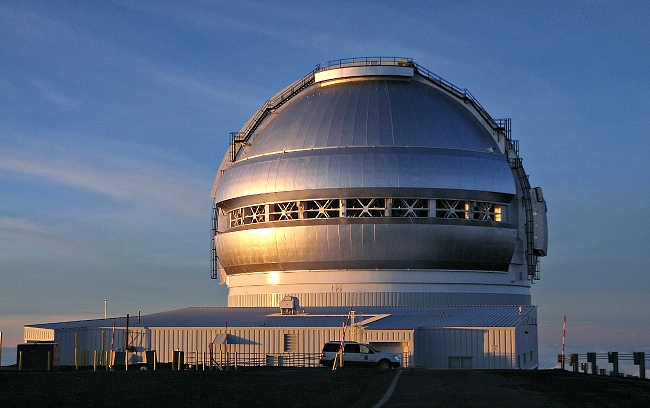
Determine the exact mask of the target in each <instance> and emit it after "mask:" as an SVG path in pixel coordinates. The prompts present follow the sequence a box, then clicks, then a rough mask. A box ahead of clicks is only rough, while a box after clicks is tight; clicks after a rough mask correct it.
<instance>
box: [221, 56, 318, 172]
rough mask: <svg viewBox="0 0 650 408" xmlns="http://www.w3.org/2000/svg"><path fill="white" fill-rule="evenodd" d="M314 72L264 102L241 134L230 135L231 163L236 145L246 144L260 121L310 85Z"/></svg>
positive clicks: (237, 149) (236, 150)
mask: <svg viewBox="0 0 650 408" xmlns="http://www.w3.org/2000/svg"><path fill="white" fill-rule="evenodd" d="M316 71H317V70H316V69H315V70H313V71H311V72H310V73H309V74H307V75H305V76H304V77H302V78H300V79H299V80H297V81H295V82H294V83H292V84H291V85H289V86H288V87H286V88H284V89H283V90H282V91H280V93H278V94H277V95H275V96H274V97H273V98H271V99H269V100H267V101H266V102H264V105H262V107H261V108H260V109H258V110H257V112H255V115H253V117H251V119H249V120H248V125H247V126H246V127H245V128H244V129H243V130H242V131H241V132H233V133H231V136H232V141H231V148H232V153H231V162H234V161H236V159H237V153H238V152H239V148H238V146H237V145H238V144H245V143H247V142H248V140H249V139H250V137H251V136H252V135H253V133H254V132H255V130H256V129H257V128H258V127H259V126H260V125H261V124H262V121H263V120H264V119H265V118H266V117H267V116H268V115H269V114H270V113H271V112H273V110H275V109H277V108H279V107H280V106H282V105H283V104H285V103H286V102H287V101H288V100H289V99H291V98H293V97H294V96H296V95H297V94H298V93H299V92H300V91H302V90H303V89H305V88H306V87H308V86H309V85H311V84H312V83H313V82H314V74H315V73H316Z"/></svg>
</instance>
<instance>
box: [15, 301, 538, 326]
mask: <svg viewBox="0 0 650 408" xmlns="http://www.w3.org/2000/svg"><path fill="white" fill-rule="evenodd" d="M520 308H521V310H520ZM349 310H350V309H349V308H347V307H318V308H306V309H304V312H303V310H302V309H301V310H300V311H299V312H300V313H298V314H296V315H281V314H280V313H279V312H280V310H279V308H259V307H255V308H240V307H188V308H185V309H178V310H171V311H167V312H161V313H154V314H149V315H143V316H140V317H138V316H137V315H136V316H130V317H129V327H131V328H136V327H147V328H155V327H225V326H228V327H233V328H234V327H341V326H342V325H343V322H344V320H346V318H347V315H348V312H349ZM353 310H354V312H355V321H356V322H357V323H359V322H361V323H363V324H364V326H366V329H369V330H373V329H378V330H380V329H396V330H400V329H401V330H414V329H418V328H445V327H468V328H472V327H514V326H517V325H519V324H521V323H523V322H525V321H526V320H527V319H529V318H530V317H531V316H532V317H536V312H535V311H536V307H535V306H437V307H391V308H387V307H359V308H354V309H353ZM126 320H127V319H126V317H110V318H107V319H94V320H78V321H69V322H54V323H43V324H33V325H28V326H26V327H34V328H43V329H53V330H66V329H80V328H94V327H95V328H110V327H113V326H115V327H125V326H126V324H127V322H126ZM364 322H365V323H364Z"/></svg>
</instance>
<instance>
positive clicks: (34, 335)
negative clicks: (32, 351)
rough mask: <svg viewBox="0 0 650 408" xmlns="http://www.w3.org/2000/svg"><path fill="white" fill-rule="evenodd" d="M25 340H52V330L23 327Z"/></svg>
mask: <svg viewBox="0 0 650 408" xmlns="http://www.w3.org/2000/svg"><path fill="white" fill-rule="evenodd" d="M23 337H24V339H25V342H30V341H54V330H52V329H41V328H36V327H25V328H23Z"/></svg>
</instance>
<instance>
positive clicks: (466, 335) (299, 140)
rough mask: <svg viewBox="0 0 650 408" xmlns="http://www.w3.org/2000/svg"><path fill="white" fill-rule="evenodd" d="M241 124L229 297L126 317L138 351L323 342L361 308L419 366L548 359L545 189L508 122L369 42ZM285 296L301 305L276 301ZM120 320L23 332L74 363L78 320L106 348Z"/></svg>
mask: <svg viewBox="0 0 650 408" xmlns="http://www.w3.org/2000/svg"><path fill="white" fill-rule="evenodd" d="M231 138H232V139H231V146H230V149H229V151H228V152H226V154H225V156H224V158H223V160H222V163H221V165H220V167H219V170H218V172H217V177H216V179H215V183H214V187H213V191H212V197H213V198H214V212H213V236H214V239H213V278H219V279H220V280H221V282H222V283H224V284H226V285H228V288H229V295H228V306H229V307H228V308H207V309H204V308H190V309H183V310H180V311H173V312H166V313H160V314H155V315H149V316H144V317H142V318H141V323H140V324H137V325H134V324H133V323H132V322H131V328H130V334H129V336H135V337H129V340H128V342H129V344H128V346H129V347H131V348H133V350H134V351H135V352H134V353H131V355H132V357H133V358H135V359H136V360H137V359H138V358H141V356H140V354H142V353H143V352H144V351H146V350H148V349H151V350H157V351H158V352H159V353H158V357H157V358H158V360H159V361H167V360H168V359H169V358H171V357H170V355H171V354H170V350H176V349H179V350H184V351H186V352H188V353H198V354H197V355H204V353H206V352H208V351H209V350H208V348H210V347H212V351H213V353H214V352H215V351H214V350H216V349H215V346H214V343H215V341H216V343H219V344H222V345H221V346H219V347H221V348H222V349H225V348H227V349H228V352H232V351H233V350H241V352H242V353H243V354H241V355H242V356H243V355H250V356H252V355H258V356H264V357H265V356H266V355H269V356H279V355H283V353H294V354H295V353H301V354H303V355H316V353H318V352H319V351H320V348H321V347H322V345H323V344H324V342H326V341H328V340H332V339H340V338H341V336H342V333H341V331H342V328H341V327H342V326H341V316H346V315H347V314H348V311H349V310H350V308H352V310H354V311H355V313H356V314H357V316H356V318H355V324H354V325H352V326H350V336H352V337H353V339H356V340H359V341H364V342H370V343H374V344H375V345H377V346H378V347H379V348H380V349H387V350H392V351H396V352H400V353H404V356H405V362H408V363H409V364H410V365H416V366H422V367H428V368H465V367H474V368H534V367H536V366H537V330H536V328H537V326H536V307H535V306H532V305H531V297H530V286H531V283H532V282H533V281H534V280H535V279H538V278H539V268H538V267H539V257H541V256H545V255H546V249H547V239H546V203H545V202H544V199H543V196H542V192H541V189H540V188H539V187H537V188H534V189H533V188H531V186H530V185H529V181H528V176H527V175H526V173H525V171H524V169H523V167H522V160H521V158H520V157H519V156H518V149H517V142H516V141H513V140H512V139H511V137H510V121H509V120H507V119H502V120H494V119H493V118H492V117H490V115H489V114H488V113H487V112H486V111H485V109H484V108H483V107H482V106H481V105H480V104H479V103H478V102H477V101H476V99H475V98H474V97H473V96H472V95H471V94H470V93H469V92H468V91H467V90H464V89H459V88H457V87H455V86H453V85H452V84H450V83H448V82H446V81H444V80H443V79H441V78H439V77H437V76H436V75H434V74H432V73H431V72H429V71H427V70H426V69H424V68H423V67H420V66H419V65H417V64H415V63H414V62H413V61H411V60H409V59H403V58H361V59H350V60H339V61H334V62H330V63H327V64H324V65H321V66H319V67H318V68H317V69H316V70H315V71H313V72H311V73H309V74H308V75H307V76H305V77H303V78H301V79H299V80H298V81H296V82H295V83H293V84H291V85H289V86H288V87H287V88H285V89H283V90H282V91H281V92H279V93H278V94H277V95H276V96H274V97H273V98H271V99H270V100H269V101H267V103H265V104H264V106H262V107H261V108H260V109H259V110H258V112H256V113H255V114H254V115H253V116H252V117H251V118H250V119H249V121H248V122H247V123H246V124H245V125H244V126H243V127H242V129H241V130H240V131H239V132H235V133H232V134H231ZM287 296H290V297H291V299H294V301H295V302H297V303H298V304H299V308H297V311H298V313H297V314H295V315H289V316H286V315H285V316H282V315H279V310H280V309H279V307H280V306H281V300H282V299H284V298H285V297H287ZM303 308H304V313H303V311H302V310H303ZM109 320H110V321H108V322H107V321H105V320H103V319H102V320H94V321H88V322H68V323H56V324H51V325H36V326H30V327H26V328H25V340H26V341H40V340H46V339H49V340H54V341H57V342H61V343H62V347H61V363H62V364H64V365H65V364H66V363H68V362H69V356H70V354H69V351H67V350H69V348H67V346H65V344H69V341H70V336H71V335H74V333H77V343H79V341H81V340H80V339H82V338H83V341H84V342H86V343H84V347H85V349H86V350H97V349H98V347H99V346H98V343H97V342H98V341H99V342H100V343H101V339H102V338H104V349H105V347H106V336H107V332H108V331H110V332H111V333H112V332H113V329H112V324H113V323H112V322H113V321H115V325H116V332H117V333H119V331H120V330H126V322H123V320H124V319H113V320H111V319H109ZM131 320H133V319H131ZM226 321H228V322H229V325H228V326H229V327H228V328H226V324H225V322H226ZM106 323H109V324H108V325H107V324H106ZM102 332H103V333H104V334H103V336H102V334H101V333H102ZM80 333H83V335H82V334H80ZM226 333H228V339H229V340H230V341H229V342H228V345H227V346H226V345H225V344H223V342H224V341H225V340H224V339H225V334H226ZM220 334H222V335H224V337H219V336H218V335H220ZM48 336H49V337H48ZM52 336H53V338H52ZM66 336H67V337H66ZM111 336H112V334H111ZM120 336H121V337H122V339H124V333H123V332H122V334H121V335H119V334H118V335H117V337H118V338H120ZM46 337H47V338H46ZM98 339H99V340H98ZM235 339H236V340H235ZM122 341H124V340H122ZM113 343H114V347H115V346H116V344H117V345H119V343H116V342H115V340H114V341H113ZM210 344H213V346H210ZM100 346H101V344H100ZM123 346H124V343H122V347H123ZM99 349H100V350H101V348H99ZM138 353H140V354H138ZM258 358H259V357H258ZM284 358H285V356H284V355H283V359H284ZM286 358H289V357H288V355H287V357H286ZM283 363H284V360H283Z"/></svg>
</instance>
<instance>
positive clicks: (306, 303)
mask: <svg viewBox="0 0 650 408" xmlns="http://www.w3.org/2000/svg"><path fill="white" fill-rule="evenodd" d="M284 295H285V294H284V293H283V294H280V296H279V295H278V294H277V293H271V294H249V295H229V296H228V306H229V307H276V306H278V305H279V301H278V300H277V299H278V298H279V299H281V298H282V297H284ZM287 295H291V296H295V297H297V298H298V300H299V303H300V307H321V306H323V305H327V306H341V307H342V306H350V305H353V306H370V307H398V306H400V307H412V306H416V307H419V306H440V305H450V306H462V305H529V304H530V295H518V294H502V293H444V292H361V293H359V292H343V293H332V292H328V293H294V292H291V293H287Z"/></svg>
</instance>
